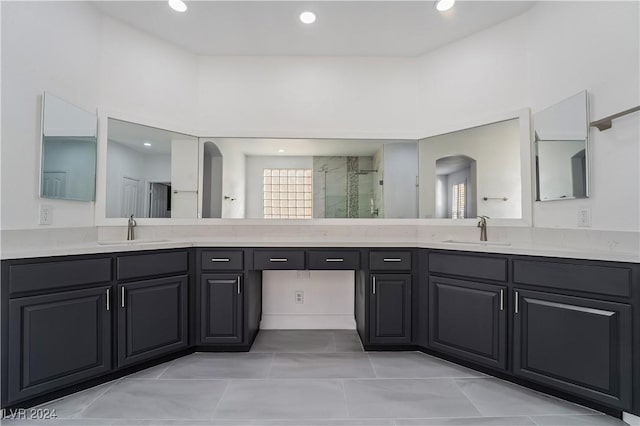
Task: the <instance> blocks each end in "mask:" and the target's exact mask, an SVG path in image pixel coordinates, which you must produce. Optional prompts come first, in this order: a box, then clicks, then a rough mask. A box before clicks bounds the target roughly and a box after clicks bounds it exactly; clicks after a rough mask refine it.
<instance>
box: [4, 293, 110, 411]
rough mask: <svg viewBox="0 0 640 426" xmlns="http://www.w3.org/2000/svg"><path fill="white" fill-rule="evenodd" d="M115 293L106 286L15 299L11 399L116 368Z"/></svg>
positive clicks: (11, 311)
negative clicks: (113, 338) (113, 342)
mask: <svg viewBox="0 0 640 426" xmlns="http://www.w3.org/2000/svg"><path fill="white" fill-rule="evenodd" d="M110 291H111V287H110V286H109V287H105V286H103V287H97V288H91V289H86V290H74V291H65V292H60V293H53V294H46V295H41V296H30V297H22V298H16V299H12V300H10V301H9V322H10V324H11V327H10V328H9V336H8V343H9V351H8V358H9V359H8V400H9V401H18V400H23V399H27V398H29V397H32V396H36V395H39V394H43V393H46V392H49V391H52V390H54V389H57V388H61V387H63V386H66V385H70V384H73V383H77V382H81V381H83V380H87V379H89V378H91V377H94V376H97V375H100V374H102V373H105V372H107V371H109V370H110V369H111V309H112V308H113V307H112V306H111V300H110Z"/></svg>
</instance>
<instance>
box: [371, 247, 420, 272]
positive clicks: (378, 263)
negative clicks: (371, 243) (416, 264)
mask: <svg viewBox="0 0 640 426" xmlns="http://www.w3.org/2000/svg"><path fill="white" fill-rule="evenodd" d="M369 268H370V269H371V270H372V271H408V270H410V269H411V252H410V251H372V252H370V253H369Z"/></svg>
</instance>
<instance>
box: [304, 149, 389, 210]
mask: <svg viewBox="0 0 640 426" xmlns="http://www.w3.org/2000/svg"><path fill="white" fill-rule="evenodd" d="M373 163H374V161H373V156H371V157H313V188H314V189H313V198H314V200H313V217H316V218H372V217H381V215H380V214H379V212H381V211H382V210H381V209H380V206H377V205H376V204H377V203H376V200H375V198H376V197H374V185H379V184H381V182H374V177H375V175H377V172H378V170H377V169H375V168H374V166H373ZM380 190H381V189H380Z"/></svg>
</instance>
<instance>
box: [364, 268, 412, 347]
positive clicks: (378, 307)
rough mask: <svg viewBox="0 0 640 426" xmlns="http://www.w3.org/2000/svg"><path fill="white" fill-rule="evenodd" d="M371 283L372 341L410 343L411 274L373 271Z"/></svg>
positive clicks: (370, 329)
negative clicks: (377, 272)
mask: <svg viewBox="0 0 640 426" xmlns="http://www.w3.org/2000/svg"><path fill="white" fill-rule="evenodd" d="M370 286H371V287H370V296H369V301H370V307H369V321H370V322H369V333H370V336H369V340H370V343H372V344H400V345H402V344H409V343H411V274H372V275H371V282H370Z"/></svg>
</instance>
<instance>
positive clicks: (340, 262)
mask: <svg viewBox="0 0 640 426" xmlns="http://www.w3.org/2000/svg"><path fill="white" fill-rule="evenodd" d="M309 269H347V270H354V271H355V270H359V269H360V252H358V251H310V252H309Z"/></svg>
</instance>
